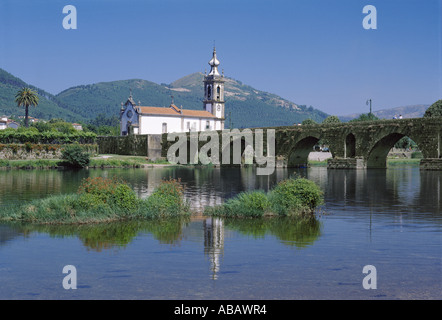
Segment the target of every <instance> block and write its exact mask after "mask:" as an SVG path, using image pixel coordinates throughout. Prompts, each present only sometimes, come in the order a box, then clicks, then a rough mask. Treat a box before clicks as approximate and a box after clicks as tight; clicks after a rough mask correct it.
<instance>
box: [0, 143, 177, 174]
mask: <svg viewBox="0 0 442 320" xmlns="http://www.w3.org/2000/svg"><path fill="white" fill-rule="evenodd" d="M83 147H84V145H83ZM1 148H2V145H0V149H1ZM107 157H109V158H90V162H89V165H88V167H89V168H141V167H143V166H148V165H170V164H169V162H168V161H167V160H156V161H151V160H146V157H137V156H117V155H109V156H107ZM64 165H65V164H63V163H62V162H61V160H60V159H35V160H7V159H0V168H6V169H48V168H57V167H59V166H64Z"/></svg>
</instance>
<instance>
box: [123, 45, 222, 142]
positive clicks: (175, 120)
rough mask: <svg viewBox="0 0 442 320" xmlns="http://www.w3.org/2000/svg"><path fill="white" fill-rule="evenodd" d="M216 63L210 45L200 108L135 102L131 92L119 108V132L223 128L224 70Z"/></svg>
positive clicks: (155, 132) (161, 131)
mask: <svg viewBox="0 0 442 320" xmlns="http://www.w3.org/2000/svg"><path fill="white" fill-rule="evenodd" d="M219 64H220V62H219V60H218V59H217V57H216V49H215V48H214V49H213V57H212V59H211V60H210V61H209V65H210V67H211V69H210V72H209V74H207V75H205V76H204V101H203V110H187V109H183V107H182V106H181V107H177V106H176V105H175V104H174V103H173V101H172V103H171V104H170V106H169V107H145V106H141V105H137V104H136V103H135V102H134V100H133V98H132V93H131V94H130V96H129V98H128V99H127V101H126V103H124V104H122V105H123V106H122V108H121V111H120V133H121V135H122V136H125V135H128V134H161V133H170V132H189V131H204V130H223V129H224V119H225V117H224V114H225V110H224V108H225V106H224V105H225V102H224V74H223V75H220V73H219V72H218V66H219Z"/></svg>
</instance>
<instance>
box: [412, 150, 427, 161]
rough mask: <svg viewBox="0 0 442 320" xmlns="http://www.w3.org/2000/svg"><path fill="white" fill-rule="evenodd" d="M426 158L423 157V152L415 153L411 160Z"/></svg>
mask: <svg viewBox="0 0 442 320" xmlns="http://www.w3.org/2000/svg"><path fill="white" fill-rule="evenodd" d="M423 157H424V156H423V155H422V152H420V151H415V152H413V153H412V154H411V159H422V158H423Z"/></svg>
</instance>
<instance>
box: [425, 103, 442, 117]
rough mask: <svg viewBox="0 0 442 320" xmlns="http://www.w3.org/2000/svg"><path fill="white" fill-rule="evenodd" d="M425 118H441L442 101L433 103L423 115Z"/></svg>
mask: <svg viewBox="0 0 442 320" xmlns="http://www.w3.org/2000/svg"><path fill="white" fill-rule="evenodd" d="M424 117H425V118H428V117H442V100H437V101H436V102H435V103H433V104H432V105H431V106H430V107H429V108H428V109H427V110H426V111H425V114H424Z"/></svg>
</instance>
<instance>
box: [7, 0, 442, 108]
mask: <svg viewBox="0 0 442 320" xmlns="http://www.w3.org/2000/svg"><path fill="white" fill-rule="evenodd" d="M65 5H74V6H75V7H76V9H77V29H76V30H65V29H64V28H63V26H62V21H63V19H64V17H65V16H66V14H63V13H62V10H63V7H64V6H65ZM366 5H373V6H375V7H376V9H377V29H376V30H366V29H364V28H363V26H362V21H363V19H364V17H365V16H366V14H364V13H362V9H363V7H364V6H366ZM441 20H442V0H265V1H264V0H218V1H213V0H210V1H208V0H143V1H141V0H125V1H124V0H81V1H80V0H77V1H76V0H53V1H51V0H49V1H48V0H45V1H43V0H26V1H25V0H23V1H21V0H2V1H1V2H0V68H3V69H5V70H6V71H8V72H10V73H12V74H13V75H15V76H18V77H20V78H21V79H23V80H24V81H26V82H28V83H30V84H33V85H35V86H38V87H40V88H42V89H44V90H46V91H48V92H50V93H53V94H57V93H59V92H60V91H62V90H64V89H67V88H69V87H71V86H76V85H81V84H91V83H96V82H101V81H113V80H123V79H133V78H141V79H145V80H150V81H153V82H156V83H170V82H172V81H174V80H177V79H179V78H181V77H183V76H185V75H188V74H190V73H193V72H204V70H205V69H209V66H208V64H207V62H208V61H209V60H210V58H211V53H212V48H213V43H214V41H216V48H217V53H218V58H219V60H220V61H221V66H220V68H222V69H224V71H225V75H226V76H228V77H232V78H234V79H237V80H240V81H242V82H243V83H245V84H248V85H251V86H253V87H255V88H257V89H259V90H264V91H268V92H271V93H275V94H278V95H280V96H282V97H283V98H286V99H289V100H291V101H293V102H295V103H298V104H306V105H312V106H313V107H315V108H318V109H320V110H323V111H324V112H327V113H329V114H336V115H346V114H351V113H361V112H368V107H367V105H366V100H367V99H369V98H371V99H372V100H373V110H380V109H385V108H393V107H399V106H405V105H413V104H431V103H433V102H434V101H436V100H438V99H441V98H442V62H441V59H442V58H441V57H442V48H441V46H442V25H441ZM123 98H124V97H122V99H123ZM146 103H148V101H146ZM226 108H228V106H226Z"/></svg>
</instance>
